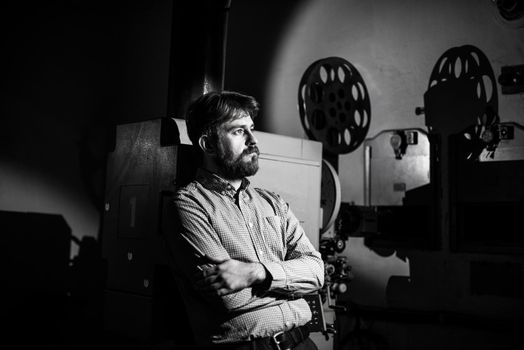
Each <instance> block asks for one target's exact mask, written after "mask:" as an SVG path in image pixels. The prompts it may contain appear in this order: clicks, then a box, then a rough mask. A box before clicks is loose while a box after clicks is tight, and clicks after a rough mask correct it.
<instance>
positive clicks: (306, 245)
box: [170, 91, 324, 350]
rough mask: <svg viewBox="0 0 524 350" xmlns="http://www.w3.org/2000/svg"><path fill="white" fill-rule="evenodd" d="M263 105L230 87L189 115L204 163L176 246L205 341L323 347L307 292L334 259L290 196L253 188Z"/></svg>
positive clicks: (182, 205)
mask: <svg viewBox="0 0 524 350" xmlns="http://www.w3.org/2000/svg"><path fill="white" fill-rule="evenodd" d="M258 111H259V104H258V102H257V101H256V100H255V99H254V98H253V97H251V96H246V95H243V94H240V93H236V92H230V91H224V92H210V93H207V94H205V95H203V96H201V97H199V98H198V99H196V100H195V101H193V102H192V103H191V105H190V106H189V108H188V112H187V115H186V125H187V130H188V135H189V138H190V139H191V142H192V143H193V145H194V146H195V147H198V148H199V150H200V151H201V154H202V166H201V168H199V169H198V172H197V175H196V179H195V180H194V181H193V182H191V183H190V184H189V185H187V186H185V187H183V188H181V189H179V190H178V191H177V193H176V196H175V206H176V209H177V217H178V222H179V226H178V229H177V232H173V234H174V235H176V236H177V237H178V238H179V242H180V244H176V245H171V247H170V250H171V253H172V254H171V255H172V256H173V257H174V258H175V259H174V260H175V270H176V271H177V273H178V284H179V287H180V290H181V294H182V298H183V299H184V302H185V305H186V310H187V312H188V316H189V322H190V325H191V327H192V329H193V333H194V337H195V343H196V345H197V346H198V349H211V350H212V349H217V350H218V349H228V350H229V349H234V350H240V349H297V350H298V349H300V350H309V349H316V346H315V344H314V343H313V342H312V341H311V339H310V338H309V331H308V329H307V325H306V324H307V323H308V322H309V321H310V320H311V317H312V314H311V310H310V308H309V305H308V303H307V302H306V301H305V300H304V299H303V298H301V295H304V294H307V293H312V292H315V291H317V290H318V289H320V288H321V287H322V285H323V283H324V264H323V261H322V259H321V255H320V253H319V252H318V251H317V250H316V249H315V248H314V247H313V245H312V244H311V242H310V241H309V239H308V238H307V236H306V234H305V232H304V229H303V228H302V226H301V225H300V223H299V220H298V219H297V218H296V217H295V215H294V214H293V212H292V211H291V209H290V208H289V205H288V204H287V203H286V202H285V201H284V199H282V198H281V197H280V195H278V194H276V193H274V192H271V191H268V190H265V189H260V188H253V186H250V182H249V180H248V179H247V177H250V176H253V175H255V174H256V172H257V170H258V167H259V165H258V157H259V149H258V146H257V142H258V141H257V139H256V136H255V131H254V129H255V128H254V121H253V120H254V119H255V117H256V116H257V114H258Z"/></svg>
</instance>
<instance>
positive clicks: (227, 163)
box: [217, 115, 259, 180]
mask: <svg viewBox="0 0 524 350" xmlns="http://www.w3.org/2000/svg"><path fill="white" fill-rule="evenodd" d="M253 132H254V123H253V120H252V119H251V117H250V116H248V115H245V116H242V117H240V118H237V119H235V120H231V121H228V122H226V123H224V124H222V125H221V126H220V127H219V129H218V140H217V164H218V166H219V167H220V170H221V172H222V175H223V176H224V177H225V178H227V179H230V180H238V179H242V178H244V177H247V176H251V175H255V174H256V172H257V171H258V155H259V151H258V147H257V146H256V144H257V142H258V141H257V139H256V138H255V136H254V135H253Z"/></svg>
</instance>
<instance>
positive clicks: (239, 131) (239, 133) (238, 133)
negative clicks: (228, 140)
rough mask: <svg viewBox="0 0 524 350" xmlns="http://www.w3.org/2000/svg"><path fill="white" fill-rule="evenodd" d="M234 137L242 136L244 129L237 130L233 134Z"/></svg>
mask: <svg viewBox="0 0 524 350" xmlns="http://www.w3.org/2000/svg"><path fill="white" fill-rule="evenodd" d="M233 133H234V134H235V135H242V134H243V133H244V129H237V130H235V131H234V132H233Z"/></svg>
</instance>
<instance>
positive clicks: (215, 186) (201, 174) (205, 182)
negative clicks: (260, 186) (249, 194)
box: [196, 168, 250, 197]
mask: <svg viewBox="0 0 524 350" xmlns="http://www.w3.org/2000/svg"><path fill="white" fill-rule="evenodd" d="M196 181H198V182H199V183H200V184H201V185H202V186H204V187H205V188H207V189H208V190H211V191H215V192H218V193H220V194H222V195H229V196H231V197H235V195H236V193H237V191H236V190H235V188H234V187H233V186H231V184H230V183H229V182H228V181H226V180H224V179H223V178H221V177H220V176H218V175H217V174H215V173H213V172H211V171H209V170H207V169H204V168H199V169H198V170H197V173H196ZM249 184H250V182H249V180H248V179H246V178H243V179H242V183H241V184H240V187H239V189H238V190H239V191H240V190H246V189H247V187H248V186H249Z"/></svg>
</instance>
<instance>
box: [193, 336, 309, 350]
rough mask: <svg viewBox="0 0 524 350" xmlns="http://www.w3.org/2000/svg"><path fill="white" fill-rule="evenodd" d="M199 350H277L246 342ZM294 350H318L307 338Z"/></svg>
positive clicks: (269, 345)
mask: <svg viewBox="0 0 524 350" xmlns="http://www.w3.org/2000/svg"><path fill="white" fill-rule="evenodd" d="M198 350H276V347H275V346H274V345H272V344H271V343H256V342H244V343H236V344H222V345H216V346H210V347H205V348H199V349H198ZM293 350H318V348H317V346H316V345H315V343H313V341H312V340H311V338H306V339H305V340H304V341H303V342H301V343H300V344H298V345H297V346H295V347H294V348H293Z"/></svg>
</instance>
